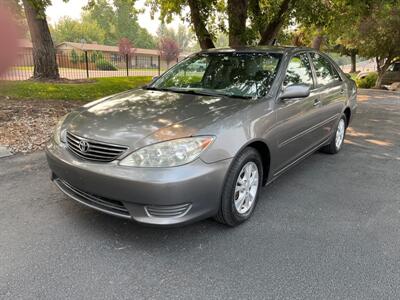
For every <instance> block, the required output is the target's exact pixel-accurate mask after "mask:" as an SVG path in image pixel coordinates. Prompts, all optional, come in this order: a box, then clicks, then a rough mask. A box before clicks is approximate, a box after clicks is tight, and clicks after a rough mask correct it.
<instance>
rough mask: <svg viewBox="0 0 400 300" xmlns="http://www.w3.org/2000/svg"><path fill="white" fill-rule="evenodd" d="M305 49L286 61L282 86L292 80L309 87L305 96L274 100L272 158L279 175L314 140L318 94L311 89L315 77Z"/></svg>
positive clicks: (306, 149)
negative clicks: (274, 129)
mask: <svg viewBox="0 0 400 300" xmlns="http://www.w3.org/2000/svg"><path fill="white" fill-rule="evenodd" d="M312 72H313V71H312V67H311V63H310V60H309V57H308V55H307V53H306V52H303V53H298V54H295V55H293V56H292V57H291V58H290V60H289V62H288V65H287V68H286V74H285V77H284V80H283V83H282V89H284V88H285V87H287V86H290V85H293V84H306V85H309V86H310V87H311V92H310V95H309V96H308V97H305V98H294V99H286V100H283V99H278V100H277V103H276V120H277V124H276V127H275V128H276V143H277V155H276V159H274V162H273V164H274V166H273V167H274V168H273V169H274V173H275V175H278V174H279V173H280V172H281V171H283V170H284V169H285V168H286V167H287V166H288V165H290V164H291V163H292V162H293V161H294V160H296V159H297V158H298V157H300V156H302V155H303V154H304V153H306V152H307V151H308V150H309V149H311V148H313V147H314V146H315V144H316V140H317V136H316V135H315V131H314V130H313V129H314V127H315V126H316V125H317V123H318V120H317V113H316V112H317V108H318V106H319V103H320V100H319V94H318V93H316V92H315V90H314V78H313V73H312Z"/></svg>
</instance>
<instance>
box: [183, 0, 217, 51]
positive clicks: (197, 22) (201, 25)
mask: <svg viewBox="0 0 400 300" xmlns="http://www.w3.org/2000/svg"><path fill="white" fill-rule="evenodd" d="M188 3H189V7H190V18H191V22H192V24H193V27H194V32H195V34H196V37H197V40H198V41H199V44H200V47H201V49H203V50H205V49H210V48H215V46H214V42H213V40H212V37H211V34H210V33H209V32H208V30H207V27H206V25H205V20H203V18H202V16H201V14H200V9H201V8H200V5H199V4H201V3H200V1H198V0H188Z"/></svg>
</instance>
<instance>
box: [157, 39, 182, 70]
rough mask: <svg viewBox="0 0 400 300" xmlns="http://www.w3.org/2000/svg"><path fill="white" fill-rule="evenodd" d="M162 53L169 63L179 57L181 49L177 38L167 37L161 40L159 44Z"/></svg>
mask: <svg viewBox="0 0 400 300" xmlns="http://www.w3.org/2000/svg"><path fill="white" fill-rule="evenodd" d="M159 50H160V55H161V57H162V58H163V59H165V60H166V62H167V64H168V65H169V63H170V62H172V61H173V60H176V59H178V57H179V53H180V49H179V46H178V44H177V43H176V41H175V40H173V39H171V38H168V37H165V38H162V39H161V40H160V44H159Z"/></svg>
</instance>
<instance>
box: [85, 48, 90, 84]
mask: <svg viewBox="0 0 400 300" xmlns="http://www.w3.org/2000/svg"><path fill="white" fill-rule="evenodd" d="M85 62H86V77H87V78H89V61H88V55H87V51H85Z"/></svg>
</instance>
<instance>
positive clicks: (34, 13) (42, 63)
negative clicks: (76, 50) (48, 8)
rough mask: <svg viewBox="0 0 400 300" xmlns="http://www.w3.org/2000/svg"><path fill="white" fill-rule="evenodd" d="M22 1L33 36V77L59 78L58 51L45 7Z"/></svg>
mask: <svg viewBox="0 0 400 300" xmlns="http://www.w3.org/2000/svg"><path fill="white" fill-rule="evenodd" d="M22 2H23V5H24V10H25V16H26V19H27V21H28V27H29V32H30V34H31V38H32V45H33V49H32V55H33V64H34V71H33V78H35V79H59V78H60V75H59V73H58V66H57V59H56V51H55V49H54V44H53V40H52V39H51V35H50V30H49V26H48V25H47V21H46V16H45V14H44V9H40V8H38V7H35V6H33V5H32V4H31V2H30V1H28V0H22Z"/></svg>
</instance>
